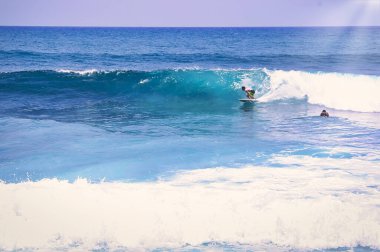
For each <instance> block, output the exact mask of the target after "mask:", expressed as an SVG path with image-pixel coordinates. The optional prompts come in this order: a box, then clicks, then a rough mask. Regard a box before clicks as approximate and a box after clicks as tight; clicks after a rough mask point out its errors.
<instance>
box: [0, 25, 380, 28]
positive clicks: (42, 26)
mask: <svg viewBox="0 0 380 252" xmlns="http://www.w3.org/2000/svg"><path fill="white" fill-rule="evenodd" d="M0 27H20V28H21V27H24V28H360V27H362V28H366V27H367V28H368V27H374V28H375V27H380V25H331V26H330V25H301V26H296V25H294V26H293V25H290V26H90V25H84V26H81V25H0Z"/></svg>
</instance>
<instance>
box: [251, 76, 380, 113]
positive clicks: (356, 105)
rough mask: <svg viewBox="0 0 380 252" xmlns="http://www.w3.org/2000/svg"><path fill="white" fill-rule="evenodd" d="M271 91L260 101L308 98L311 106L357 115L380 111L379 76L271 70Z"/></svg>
mask: <svg viewBox="0 0 380 252" xmlns="http://www.w3.org/2000/svg"><path fill="white" fill-rule="evenodd" d="M266 73H267V74H268V75H269V76H270V82H271V87H270V91H269V92H268V93H266V94H265V95H263V96H262V97H261V98H260V99H259V100H260V101H262V102H267V101H273V100H280V99H289V98H296V99H303V98H307V100H308V102H309V103H311V104H319V105H323V106H326V107H329V108H334V109H340V110H351V111H357V112H380V99H379V98H378V94H379V93H380V77H379V76H367V75H353V74H340V73H308V72H302V71H282V70H278V71H268V70H266Z"/></svg>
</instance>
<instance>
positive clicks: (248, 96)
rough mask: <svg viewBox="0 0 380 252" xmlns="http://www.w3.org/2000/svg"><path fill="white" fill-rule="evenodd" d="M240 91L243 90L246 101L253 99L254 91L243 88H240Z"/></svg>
mask: <svg viewBox="0 0 380 252" xmlns="http://www.w3.org/2000/svg"><path fill="white" fill-rule="evenodd" d="M241 90H243V91H244V92H245V93H246V95H247V98H248V99H254V95H255V90H253V89H248V88H246V87H244V86H242V87H241Z"/></svg>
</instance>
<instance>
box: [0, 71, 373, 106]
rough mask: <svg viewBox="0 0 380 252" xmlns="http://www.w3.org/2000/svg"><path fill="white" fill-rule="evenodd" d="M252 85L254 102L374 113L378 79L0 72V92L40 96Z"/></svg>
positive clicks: (219, 91)
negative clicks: (289, 102)
mask: <svg viewBox="0 0 380 252" xmlns="http://www.w3.org/2000/svg"><path fill="white" fill-rule="evenodd" d="M243 85H245V86H251V87H253V88H254V89H256V91H257V92H256V96H257V98H258V100H259V101H260V102H272V101H277V100H288V99H299V100H305V101H307V102H308V103H310V104H318V105H321V106H325V107H328V108H332V109H338V110H351V111H357V112H380V100H379V99H378V93H380V77H379V76H370V75H354V74H341V73H323V72H316V73H311V72H303V71H282V70H267V69H236V70H225V69H210V70H204V69H196V68H194V69H171V70H156V71H134V70H133V71H132V70H130V71H98V70H96V69H88V70H69V69H61V70H58V71H23V72H10V73H1V74H0V90H1V91H3V92H20V93H25V92H29V93H35V94H39V95H43V94H62V93H63V94H64V93H65V92H67V90H70V92H73V91H74V92H102V93H104V94H105V95H111V96H112V95H124V96H129V97H135V98H137V97H138V96H140V95H147V94H148V95H149V96H164V97H172V98H173V97H176V98H186V99H188V101H191V100H197V102H199V101H200V100H207V101H210V100H213V101H223V102H226V103H232V102H236V99H238V98H239V97H242V96H243V94H242V92H241V90H240V88H241V86H243Z"/></svg>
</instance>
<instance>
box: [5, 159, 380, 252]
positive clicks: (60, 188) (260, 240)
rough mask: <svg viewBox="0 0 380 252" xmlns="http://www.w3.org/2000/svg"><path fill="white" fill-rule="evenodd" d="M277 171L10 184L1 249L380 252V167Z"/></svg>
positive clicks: (300, 166)
mask: <svg viewBox="0 0 380 252" xmlns="http://www.w3.org/2000/svg"><path fill="white" fill-rule="evenodd" d="M273 162H277V163H284V164H287V165H288V168H281V169H279V168H270V167H257V166H256V167H252V166H247V167H245V168H210V169H202V170H192V171H186V172H180V173H177V174H175V175H174V176H173V177H171V178H166V179H161V180H159V181H153V182H138V183H130V182H102V183H96V184H93V183H90V182H88V181H87V180H84V179H78V180H76V181H75V182H74V183H69V182H67V181H60V180H57V179H44V180H41V181H38V182H24V183H18V184H7V183H1V184H0V198H1V202H0V226H1V227H2V228H1V229H0V248H3V249H5V250H13V249H19V248H29V249H30V248H31V249H33V248H38V249H46V250H49V249H58V248H59V249H77V250H78V249H79V250H81V249H93V248H96V247H98V246H99V244H103V246H106V247H107V248H108V249H115V248H127V249H132V250H135V249H144V250H145V249H153V248H181V247H186V246H198V245H200V244H205V243H210V242H211V243H225V244H235V245H237V246H239V244H251V245H266V244H267V245H268V244H272V245H273V246H276V247H277V248H284V250H288V249H290V248H295V249H311V248H313V249H316V248H338V247H355V246H358V245H362V246H369V247H372V248H380V239H379V237H380V207H379V206H380V191H379V188H380V172H379V169H378V167H379V166H380V163H379V161H376V160H373V159H372V158H371V157H366V158H356V159H348V160H347V159H330V158H324V159H322V158H313V157H303V156H298V157H297V156H294V157H292V159H291V160H289V159H288V158H285V157H281V156H278V157H274V159H273ZM321 165H323V167H325V169H320V167H321Z"/></svg>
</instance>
